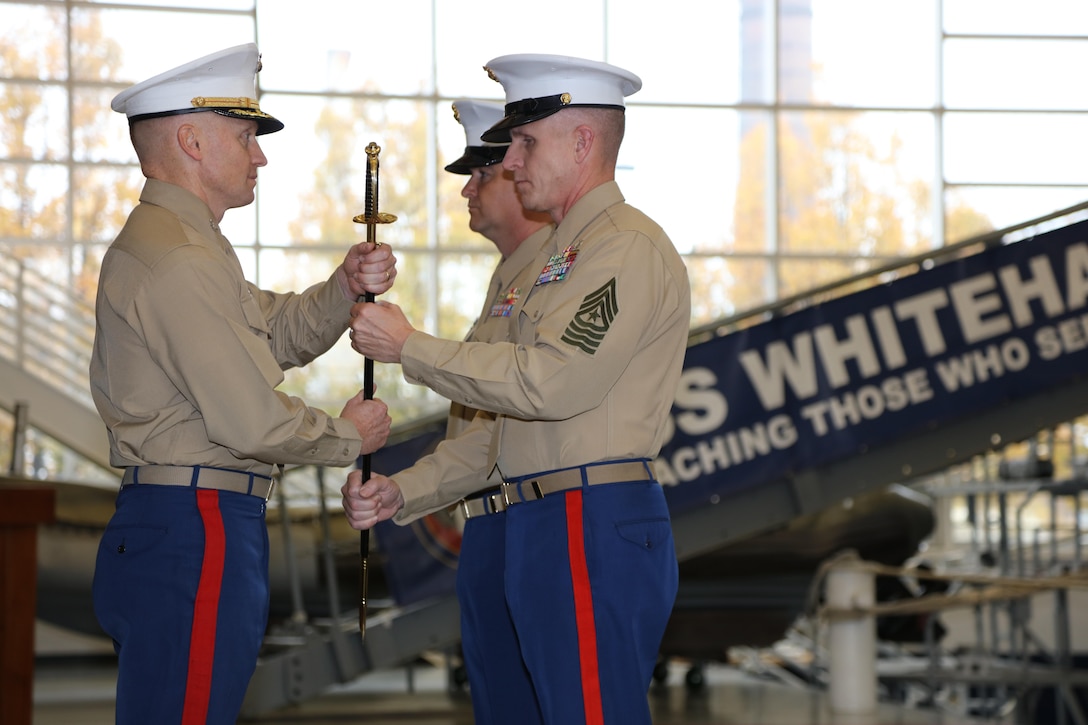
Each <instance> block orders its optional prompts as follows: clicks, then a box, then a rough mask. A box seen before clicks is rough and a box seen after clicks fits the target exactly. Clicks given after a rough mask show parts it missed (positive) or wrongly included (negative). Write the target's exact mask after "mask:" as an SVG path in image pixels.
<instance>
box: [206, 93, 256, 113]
mask: <svg viewBox="0 0 1088 725" xmlns="http://www.w3.org/2000/svg"><path fill="white" fill-rule="evenodd" d="M189 103H191V104H192V105H193V108H252V109H254V110H257V111H259V110H261V107H260V105H259V104H258V103H257V101H255V100H253V99H252V98H245V97H238V98H224V97H221V96H220V97H205V96H197V97H196V98H193V99H192V100H191V101H189Z"/></svg>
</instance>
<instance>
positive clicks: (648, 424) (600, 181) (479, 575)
mask: <svg viewBox="0 0 1088 725" xmlns="http://www.w3.org/2000/svg"><path fill="white" fill-rule="evenodd" d="M487 68H489V69H490V72H491V74H492V76H493V77H494V78H495V79H497V80H498V81H499V82H501V83H502V84H503V87H504V89H505V91H506V106H505V114H504V118H503V119H502V120H500V121H498V122H496V123H495V124H494V125H493V126H492V127H491V129H489V130H488V131H487V132H485V133H484V134H483V140H484V141H491V142H503V141H505V140H509V141H510V146H509V147H508V148H507V150H506V154H505V155H504V157H503V163H502V165H503V169H504V170H506V171H507V172H510V173H512V174H513V176H514V182H515V183H516V185H517V189H518V193H519V196H520V198H521V200H522V203H523V205H524V206H525V207H526V208H527V209H530V210H533V211H540V212H546V213H547V214H548V215H549V216H551V218H552V221H553V222H554V223H555V224H556V228H555V231H554V233H553V234H552V236H551V238H550V239H549V240H548V242H547V243H546V244H545V245H544V247H543V250H542V252H541V253H540V255H538V257H537V258H536V260H534V262H533V265H532V266H533V267H534V268H535V269H536V270H538V272H537V274H536V277H535V280H534V281H533V284H532V287H531V288H530V289H529V290H528V291H527V293H524V294H522V295H520V296H519V297H518V298H517V300H516V301H514V302H513V304H512V306H511V310H510V318H511V321H512V324H511V325H510V327H509V336H508V338H507V339H506V340H503V341H500V342H492V343H482V342H471V341H469V342H454V341H451V340H442V339H438V338H435V337H433V336H431V335H428V334H426V333H424V332H422V331H419V330H416V329H415V328H413V327H412V325H411V324H409V323H408V321H407V320H406V318H405V317H404V315H403V313H401V311H400V310H399V308H397V307H395V306H393V305H389V304H387V303H384V302H379V303H377V304H370V305H357V306H356V308H355V309H354V310H353V314H354V315H355V319H354V321H353V322H352V328H353V329H354V330H355V342H354V347H355V349H356V350H358V351H359V352H361V353H362V354H364V355H367V356H369V357H371V358H373V359H375V360H379V361H382V362H399V363H401V365H402V367H403V370H404V376H405V379H406V380H408V381H410V382H415V383H418V384H422V385H427V386H428V387H430V388H431V389H433V390H435V391H437V392H439V393H440V394H442V395H444V396H446V397H448V398H450V399H451V400H453V401H455V402H460V403H462V404H467V405H472V406H473V407H476V408H479V409H481V410H485V411H488V412H490V413H492V414H494V417H495V420H494V423H493V424H491V425H489V426H488V427H487V430H486V431H481V432H480V434H479V435H478V436H477V437H476V438H475V439H474V441H475V445H474V446H473V447H468V446H465V447H463V448H462V449H460V450H459V457H458V460H459V461H460V464H461V466H462V467H463V471H464V472H465V475H466V476H469V475H474V476H480V475H483V476H486V477H487V478H488V480H489V482H490V483H491V485H492V486H493V487H494V488H492V489H491V490H489V491H486V492H485V494H484V495H483V497H482V498H481V505H479V506H478V507H476V508H475V509H474V511H473V513H476V514H478V515H479V517H480V518H481V519H482V520H483V521H486V522H489V523H487V524H485V525H487V526H489V527H494V528H496V529H498V530H499V535H500V536H501V541H497V543H495V544H494V545H493V546H494V548H495V549H498V550H500V551H501V552H502V558H501V566H496V565H495V560H494V558H493V557H492V558H488V557H486V556H480V557H478V558H477V557H473V558H470V557H469V556H468V555H467V552H465V551H464V550H462V556H461V559H460V561H459V564H458V590H459V596H460V600H461V602H462V606H464V604H465V603H466V602H467V603H468V604H469V607H470V611H472V612H475V613H477V614H478V616H479V617H480V620H479V626H478V627H477V628H476V629H475V630H471V632H472V636H473V638H474V639H473V649H474V650H475V651H477V652H479V653H480V655H479V658H480V661H481V662H482V663H483V666H485V667H487V669H486V674H485V676H484V681H483V682H482V683H480V682H475V683H474V682H471V681H470V689H471V688H476V687H477V686H478V685H480V684H482V685H483V688H484V693H482V694H481V695H480V697H481V698H482V699H483V701H484V702H485V703H486V706H484V707H474V714H475V717H476V721H477V724H478V725H500V724H505V723H511V722H518V723H528V724H530V725H532V724H535V723H608V724H610V725H649V724H650V712H649V707H648V702H647V698H646V693H647V689H648V687H649V685H650V682H651V679H652V674H653V669H654V666H655V664H656V661H657V655H658V648H659V646H660V643H661V637H662V635H663V633H664V629H665V624H666V623H667V621H668V619H669V615H670V613H671V611H672V605H673V601H674V599H675V595H676V589H677V583H678V572H677V562H676V554H675V550H674V547H673V540H672V530H671V526H670V522H669V511H668V507H667V505H666V501H665V497H664V493H663V492H662V490H661V486H660V485H659V484H658V482H657V480H656V476H655V473H654V468H653V461H654V459H655V458H656V457H657V455H658V452H659V450H660V448H661V445H662V443H663V442H664V440H665V438H666V436H667V435H668V430H669V425H668V422H669V421H668V416H669V412H670V409H671V406H672V402H673V396H674V394H675V391H676V389H677V385H678V383H679V379H680V373H681V367H682V364H683V359H684V353H685V350H686V343H687V336H688V326H689V321H690V314H691V312H690V306H691V300H690V297H691V293H690V287H689V284H688V277H687V270H686V269H685V267H684V264H683V261H682V260H681V258H680V256H679V254H677V252H676V249H675V248H674V247H673V245H672V242H671V241H670V240H669V238H668V236H667V235H666V234H665V232H664V231H663V230H662V229H661V227H660V226H658V225H657V224H656V223H655V222H654V221H653V220H651V219H650V218H649V217H647V216H646V215H645V214H643V213H642V212H640V211H638V210H637V209H635V208H633V207H631V206H630V205H628V204H627V203H626V202H625V201H624V198H623V195H622V194H621V193H620V190H619V186H618V185H617V184H616V182H615V167H616V162H617V157H618V154H619V147H620V142H621V140H622V138H623V134H624V118H625V101H624V98H625V97H626V96H628V95H630V94H631V93H634V92H635V91H636V90H638V89H639V87H640V85H641V82H640V81H639V79H638V78H637V76H635V75H633V74H632V73H630V72H628V71H626V70H623V69H621V68H617V67H616V66H612V65H609V64H607V63H601V62H599V61H594V60H587V59H582V58H572V57H568V56H552V55H512V56H503V57H501V58H496V59H494V60H492V61H490V62H489V63H488V64H487ZM476 420H480V417H479V416H478V417H477V419H476ZM487 433H490V435H487ZM398 483H399V482H394V481H393V480H391V479H389V478H386V477H384V476H380V475H376V476H372V477H371V478H370V480H369V481H367V482H365V483H364V482H362V481H360V480H359V477H358V476H357V475H356V476H354V478H353V477H349V479H348V482H347V483H346V484H345V485H344V487H343V493H344V508H345V512H346V514H347V516H348V520H349V521H350V522H351V524H352V526H354V527H356V528H367V527H370V526H372V525H374V523H375V522H377V521H380V520H384V519H388V518H393V519H394V521H396V522H397V523H400V524H405V523H408V522H410V521H412V520H414V519H416V518H418V517H420V516H422V515H425V514H428V513H430V512H432V511H435V510H438V509H439V508H441V507H442V506H445V505H448V504H449V503H450V502H451V501H452V500H455V497H457V496H459V495H460V494H461V489H459V487H458V486H457V485H456V483H455V484H452V485H447V486H445V487H443V488H439V490H438V491H436V492H435V494H434V495H426V494H423V493H422V492H421V491H420V490H411V489H409V487H407V486H398V485H397V484H398ZM470 523H471V519H470ZM462 636H463V639H464V634H463V635H462ZM476 698H477V694H475V693H474V694H473V700H474V703H476V701H477V700H476Z"/></svg>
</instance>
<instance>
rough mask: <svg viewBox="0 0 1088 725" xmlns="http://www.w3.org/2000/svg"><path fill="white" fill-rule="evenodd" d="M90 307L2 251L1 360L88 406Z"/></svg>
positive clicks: (0, 299)
mask: <svg viewBox="0 0 1088 725" xmlns="http://www.w3.org/2000/svg"><path fill="white" fill-rule="evenodd" d="M93 344H94V308H93V307H92V306H91V305H90V304H88V303H87V302H86V301H84V300H83V299H81V298H79V297H77V296H76V295H74V294H73V293H72V292H70V291H69V290H68V288H67V287H65V286H63V285H58V284H57V283H56V281H55V280H52V279H50V278H48V277H46V276H45V275H43V274H41V273H39V272H37V271H35V270H34V269H32V268H31V267H29V266H28V265H27V264H26V263H24V262H23V261H22V260H19V259H17V258H15V257H13V256H11V255H10V254H5V253H3V252H2V251H0V358H4V359H6V360H8V361H10V362H11V363H13V364H14V365H16V366H18V367H19V368H21V369H22V370H24V371H26V372H27V373H30V374H32V375H34V376H35V377H37V378H40V379H41V380H42V381H43V382H45V383H48V384H49V385H50V386H52V387H54V388H56V389H57V390H58V391H60V392H63V393H65V394H67V395H68V396H70V397H71V398H72V399H73V400H77V401H79V402H81V403H84V404H86V405H88V406H90V407H93V402H92V400H91V393H90V380H89V376H88V364H89V362H90V359H91V347H92V345H93Z"/></svg>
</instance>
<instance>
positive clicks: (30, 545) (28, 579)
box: [0, 477, 56, 725]
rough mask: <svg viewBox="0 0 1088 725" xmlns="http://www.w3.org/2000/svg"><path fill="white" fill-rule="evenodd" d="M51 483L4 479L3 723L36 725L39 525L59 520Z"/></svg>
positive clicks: (0, 562) (0, 558) (0, 586)
mask: <svg viewBox="0 0 1088 725" xmlns="http://www.w3.org/2000/svg"><path fill="white" fill-rule="evenodd" d="M55 504H56V494H55V492H54V490H53V489H52V488H50V487H49V486H48V485H46V484H42V483H39V482H35V481H27V480H23V479H17V478H4V477H0V723H4V725H31V720H32V718H33V714H34V609H35V604H36V600H37V586H38V529H37V527H38V525H39V524H46V523H51V522H53V521H54V520H55V518H56V512H55Z"/></svg>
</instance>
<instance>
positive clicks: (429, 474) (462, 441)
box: [390, 411, 495, 524]
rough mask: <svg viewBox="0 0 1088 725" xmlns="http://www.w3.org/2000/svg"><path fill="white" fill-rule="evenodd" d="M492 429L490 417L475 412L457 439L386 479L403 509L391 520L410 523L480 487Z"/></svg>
mask: <svg viewBox="0 0 1088 725" xmlns="http://www.w3.org/2000/svg"><path fill="white" fill-rule="evenodd" d="M494 427H495V416H494V415H492V414H490V413H486V412H482V411H477V413H476V416H475V417H474V418H473V419H472V422H471V423H470V424H469V425H468V427H467V428H465V430H464V431H462V433H461V434H460V435H459V436H457V437H456V438H449V439H446V440H444V441H442V442H441V443H439V444H438V447H437V448H435V450H434V453H430V454H428V455H426V456H423V457H422V458H420V459H419V460H418V461H417V462H416V463H415V465H413V466H412V467H410V468H406V469H404V470H403V471H400V472H398V473H396V474H394V475H392V476H390V478H392V479H393V480H394V481H396V482H397V485H398V486H400V490H401V494H403V496H404V508H402V509H401V510H400V511H399V512H398V513H397V514H396V516H394V517H393V520H394V521H395V522H396V523H398V524H407V523H410V522H412V521H415V520H416V519H418V518H420V517H422V516H426V515H427V514H429V513H433V512H435V511H439V510H441V509H444V508H446V507H447V506H449V505H450V504H453V503H456V502H457V501H459V500H461V499H462V498H464V497H465V496H468V495H469V494H471V493H475V492H476V491H479V490H480V489H481V488H482V487H484V486H485V485H486V484H485V481H486V480H487V476H488V471H485V470H483V469H484V467H485V466H486V465H487V454H488V449H489V447H490V445H491V434H492V431H493V430H494Z"/></svg>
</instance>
